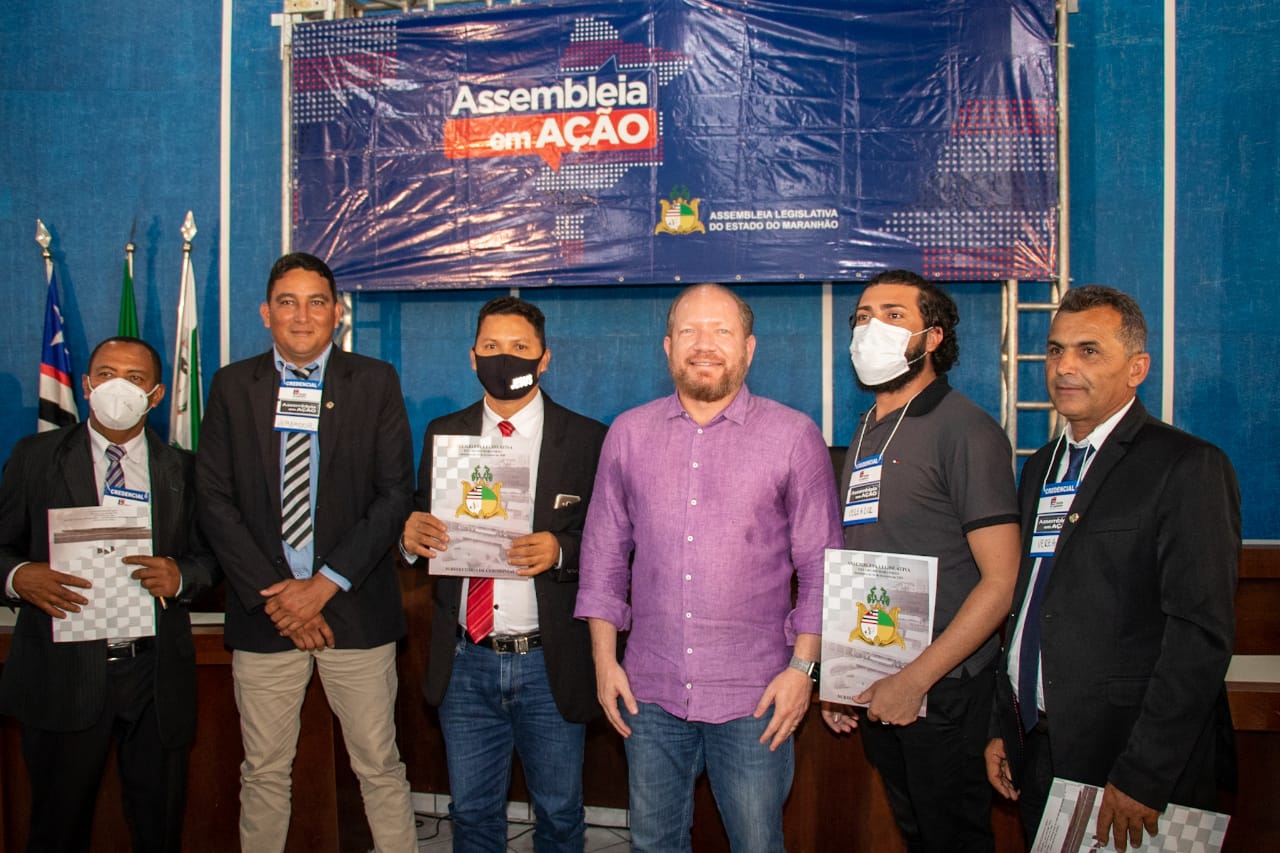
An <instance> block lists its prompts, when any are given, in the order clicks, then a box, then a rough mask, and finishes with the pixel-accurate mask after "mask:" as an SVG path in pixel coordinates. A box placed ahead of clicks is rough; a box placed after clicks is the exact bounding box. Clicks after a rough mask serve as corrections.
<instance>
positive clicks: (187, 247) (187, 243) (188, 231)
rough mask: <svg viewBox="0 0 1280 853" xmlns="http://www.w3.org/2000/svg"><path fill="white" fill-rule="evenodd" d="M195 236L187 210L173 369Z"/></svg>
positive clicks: (179, 355)
mask: <svg viewBox="0 0 1280 853" xmlns="http://www.w3.org/2000/svg"><path fill="white" fill-rule="evenodd" d="M195 236H196V219H195V217H194V216H192V215H191V211H189V210H188V211H187V216H186V218H185V219H183V220H182V277H181V278H180V279H178V280H179V281H180V282H182V283H183V284H182V286H180V287H179V288H178V320H179V323H178V333H177V334H176V335H175V336H174V337H175V338H176V340H175V341H174V347H173V367H174V370H177V369H178V366H179V365H180V364H181V363H182V362H181V359H182V323H181V320H182V318H183V317H184V316H186V312H187V288H186V286H185V285H186V280H187V266H188V265H190V263H191V241H192V240H194V239H195ZM173 390H174V391H177V390H178V389H176V388H175V389H173ZM174 402H175V404H176V403H177V398H176V396H175V398H174ZM172 428H173V426H172V424H171V425H170V429H172Z"/></svg>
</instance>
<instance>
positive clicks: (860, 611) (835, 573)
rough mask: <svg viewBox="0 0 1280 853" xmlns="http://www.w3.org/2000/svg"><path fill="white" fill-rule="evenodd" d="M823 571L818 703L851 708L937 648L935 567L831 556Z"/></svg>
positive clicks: (933, 562)
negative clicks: (932, 644)
mask: <svg viewBox="0 0 1280 853" xmlns="http://www.w3.org/2000/svg"><path fill="white" fill-rule="evenodd" d="M824 568H825V584H824V593H823V607H822V677H821V678H820V679H819V681H818V696H819V698H821V699H822V700H824V701H827V702H837V703H839V704H841V705H853V704H855V703H854V701H853V697H855V696H857V695H858V694H860V693H862V691H864V690H866V689H867V688H868V687H870V686H871V684H872V683H873V682H875V681H877V680H879V679H881V678H884V677H885V676H888V675H893V674H894V673H896V672H898V671H899V670H901V669H902V668H903V667H904V666H906V665H907V664H909V663H911V661H913V660H915V659H916V656H917V655H919V654H920V652H922V651H924V649H925V648H926V647H927V646H928V645H929V643H930V642H931V641H932V638H933V605H934V599H935V597H936V595H937V587H938V559H937V558H936V557H923V556H919V555H916V554H887V553H883V552H879V551H845V550H839V549H835V548H828V549H827V554H826V560H825V563H824ZM925 705H926V703H925V702H921V703H920V716H922V717H923V716H924V715H925V710H926V708H925Z"/></svg>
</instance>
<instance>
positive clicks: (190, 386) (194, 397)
mask: <svg viewBox="0 0 1280 853" xmlns="http://www.w3.org/2000/svg"><path fill="white" fill-rule="evenodd" d="M195 236H196V222H195V217H194V216H192V214H191V211H189V210H188V211H187V216H186V219H184V220H183V222H182V241H183V242H182V279H181V282H182V283H181V284H180V285H179V293H178V328H177V334H176V335H175V341H174V352H173V383H172V387H171V388H170V389H169V400H170V404H169V443H170V444H172V445H175V446H177V447H181V448H184V449H186V450H191V451H194V450H195V449H196V446H197V444H198V443H199V441H200V414H201V409H202V408H203V406H202V405H201V396H202V391H203V389H202V388H201V382H200V342H199V331H198V320H197V318H196V307H197V302H198V300H197V298H196V290H195V270H194V269H193V267H192V265H191V241H192V240H193V239H194V238H195Z"/></svg>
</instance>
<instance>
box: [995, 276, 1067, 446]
mask: <svg viewBox="0 0 1280 853" xmlns="http://www.w3.org/2000/svg"><path fill="white" fill-rule="evenodd" d="M1034 283H1035V284H1040V286H1042V287H1045V288H1048V294H1049V298H1048V300H1047V301H1043V302H1033V301H1023V300H1022V298H1021V289H1022V285H1023V284H1032V282H1021V281H1019V280H1018V279H1007V280H1006V281H1005V282H1004V283H1003V285H1002V288H1001V301H1000V425H1001V426H1002V427H1004V431H1005V434H1006V435H1008V436H1009V444H1010V445H1012V447H1013V453H1014V463H1015V466H1016V464H1017V458H1018V457H1020V456H1030V455H1031V454H1032V453H1035V451H1036V450H1037V448H1038V447H1039V444H1040V443H1043V442H1044V441H1048V440H1050V439H1052V438H1053V437H1054V436H1055V435H1057V433H1058V430H1059V415H1058V413H1057V412H1056V411H1054V408H1053V404H1052V403H1051V402H1049V400H1047V399H1043V397H1041V398H1036V399H1024V398H1023V396H1022V383H1020V381H1019V379H1020V376H1019V374H1020V372H1021V371H1020V370H1019V368H1020V367H1021V366H1022V365H1024V364H1041V365H1043V364H1044V360H1045V354H1044V349H1043V344H1040V345H1039V349H1038V350H1036V351H1030V352H1023V349H1022V347H1021V345H1020V342H1019V336H1020V334H1022V326H1023V323H1022V322H1021V321H1022V319H1023V318H1024V317H1032V316H1040V315H1045V316H1046V317H1047V321H1046V322H1045V323H1044V327H1045V329H1046V331H1047V329H1048V320H1052V316H1053V313H1054V312H1055V311H1057V310H1058V302H1059V300H1060V299H1061V298H1062V288H1061V286H1060V285H1059V283H1058V282H1056V281H1051V282H1034ZM1044 339H1045V335H1043V334H1042V335H1041V336H1040V337H1039V341H1044ZM1035 387H1037V388H1038V389H1040V391H1039V393H1040V394H1041V395H1044V394H1046V392H1045V390H1044V382H1043V380H1041V381H1038V382H1036V383H1035ZM1035 412H1043V413H1045V415H1046V418H1045V420H1046V421H1047V424H1046V427H1045V431H1044V433H1043V434H1042V436H1043V437H1042V438H1041V439H1039V441H1038V443H1037V444H1036V445H1035V446H1033V447H1020V446H1019V445H1018V436H1019V425H1020V422H1021V421H1022V419H1023V418H1022V415H1023V413H1035ZM1027 431H1030V430H1027Z"/></svg>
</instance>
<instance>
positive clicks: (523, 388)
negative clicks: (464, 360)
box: [476, 354, 542, 400]
mask: <svg viewBox="0 0 1280 853" xmlns="http://www.w3.org/2000/svg"><path fill="white" fill-rule="evenodd" d="M540 361H542V356H538V357H537V358H521V357H520V356H518V355H506V354H503V355H477V356H476V376H477V377H479V379H480V384H481V385H483V386H484V390H485V391H487V392H488V393H489V396H490V397H493V398H494V399H495V400H519V399H520V398H521V397H523V396H524V395H525V394H528V393H529V392H530V391H532V390H533V389H534V386H536V385H537V384H538V362H540Z"/></svg>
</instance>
